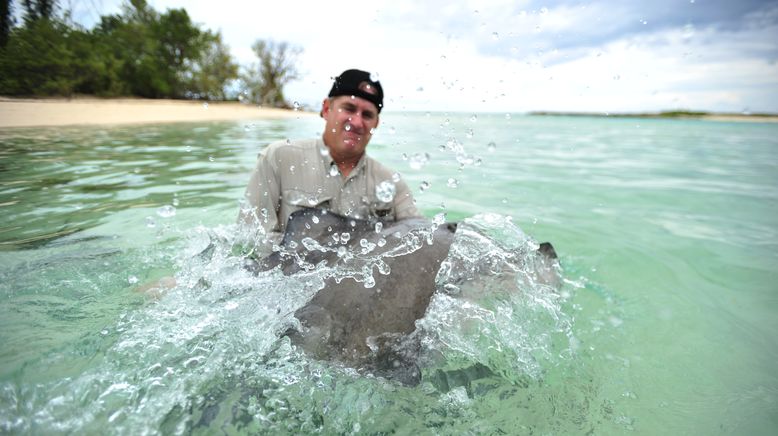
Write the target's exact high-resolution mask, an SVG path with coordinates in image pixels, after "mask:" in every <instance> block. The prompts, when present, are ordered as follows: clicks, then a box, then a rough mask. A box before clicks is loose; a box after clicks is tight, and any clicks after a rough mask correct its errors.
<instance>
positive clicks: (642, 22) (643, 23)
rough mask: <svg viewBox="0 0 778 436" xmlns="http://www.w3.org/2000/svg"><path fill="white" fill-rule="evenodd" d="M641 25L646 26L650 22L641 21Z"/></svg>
mask: <svg viewBox="0 0 778 436" xmlns="http://www.w3.org/2000/svg"><path fill="white" fill-rule="evenodd" d="M640 24H642V25H644V26H645V25H646V24H648V21H647V20H640Z"/></svg>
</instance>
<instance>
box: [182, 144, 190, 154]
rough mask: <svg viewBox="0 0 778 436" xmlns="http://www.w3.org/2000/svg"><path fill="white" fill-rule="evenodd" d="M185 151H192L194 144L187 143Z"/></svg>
mask: <svg viewBox="0 0 778 436" xmlns="http://www.w3.org/2000/svg"><path fill="white" fill-rule="evenodd" d="M184 151H186V152H187V153H189V152H190V151H192V146H191V145H187V146H186V147H184Z"/></svg>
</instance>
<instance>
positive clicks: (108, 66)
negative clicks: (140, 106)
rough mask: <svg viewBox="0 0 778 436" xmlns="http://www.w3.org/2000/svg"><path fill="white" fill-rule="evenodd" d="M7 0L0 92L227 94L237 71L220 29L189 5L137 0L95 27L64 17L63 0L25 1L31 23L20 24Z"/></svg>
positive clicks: (4, 0)
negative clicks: (200, 20)
mask: <svg viewBox="0 0 778 436" xmlns="http://www.w3.org/2000/svg"><path fill="white" fill-rule="evenodd" d="M0 1H2V3H0V6H2V7H3V8H5V9H0V13H2V14H0V18H3V19H4V20H5V21H3V23H6V24H7V32H6V31H5V30H3V31H4V32H5V33H0V36H1V37H4V38H5V39H3V41H4V42H5V43H4V44H1V45H0V94H6V95H72V94H76V93H85V94H94V95H104V96H115V95H127V94H131V95H137V96H141V97H149V98H187V97H188V98H191V97H196V98H206V99H216V98H221V99H223V98H225V95H224V87H225V84H226V83H227V82H228V81H229V80H232V79H234V78H235V77H236V76H237V66H236V65H235V63H234V62H233V60H232V58H231V57H230V54H229V51H228V49H227V47H226V46H225V45H224V44H223V42H222V38H221V34H219V33H212V32H210V31H208V30H203V29H202V28H201V27H200V26H199V25H197V24H195V23H193V22H192V20H191V19H190V17H189V14H188V13H187V12H186V10H184V9H169V10H167V11H165V12H164V13H161V14H160V13H158V12H157V11H155V10H154V9H153V8H151V7H150V6H149V5H148V3H147V2H146V0H130V1H129V2H128V3H125V4H124V6H123V11H122V13H121V14H117V15H107V16H103V17H101V18H100V23H99V24H98V25H97V26H95V28H94V29H92V30H91V31H90V30H85V29H83V28H81V27H79V26H78V25H75V24H73V23H72V22H71V21H70V20H69V15H68V12H65V13H64V18H63V17H57V16H56V14H55V11H56V10H57V2H56V0H24V1H23V2H21V5H22V7H23V9H24V12H25V14H24V17H25V19H24V23H23V24H22V25H21V26H20V27H13V25H12V23H11V21H9V20H12V17H13V14H12V13H11V11H10V8H11V7H12V3H11V1H10V0H0ZM3 29H5V28H3ZM0 30H2V29H0Z"/></svg>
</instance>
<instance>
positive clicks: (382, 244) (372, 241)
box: [251, 208, 556, 385]
mask: <svg viewBox="0 0 778 436" xmlns="http://www.w3.org/2000/svg"><path fill="white" fill-rule="evenodd" d="M456 229H457V224H456V223H432V222H430V221H429V220H427V219H425V218H411V219H405V220H400V221H396V222H384V221H380V220H377V219H373V220H359V219H353V218H347V217H344V216H341V215H338V214H335V213H332V212H328V211H326V210H322V209H311V208H306V209H302V210H299V211H297V212H295V213H293V214H292V215H291V216H290V217H289V221H288V224H287V226H286V231H285V234H284V237H283V239H282V241H281V243H280V244H279V247H277V248H278V250H277V251H275V252H274V253H273V254H271V255H270V256H268V257H266V258H264V259H262V260H260V261H258V262H257V263H256V264H254V265H253V266H252V267H251V268H252V269H253V270H255V271H256V272H260V271H266V270H270V269H274V268H278V269H280V270H281V271H282V272H283V273H284V274H285V275H291V274H301V273H305V272H306V271H312V270H317V269H319V270H321V269H325V268H326V269H328V270H329V271H331V274H330V275H329V277H328V278H327V279H326V280H325V286H324V287H323V288H322V289H321V290H319V291H318V292H317V293H316V294H315V295H314V296H313V298H312V299H311V300H309V301H308V303H307V304H305V305H304V306H303V307H301V308H299V309H297V310H296V311H295V313H294V316H295V317H296V318H297V320H299V325H296V326H295V327H293V328H290V329H288V330H287V331H286V332H285V333H284V334H285V335H286V336H288V337H289V338H290V339H291V341H292V343H294V344H295V345H296V346H298V347H301V348H302V349H303V350H304V351H305V352H306V353H307V354H309V355H311V356H313V357H314V358H316V359H321V360H329V361H336V362H340V363H342V364H345V365H347V366H350V367H353V368H356V369H358V370H360V371H364V372H368V373H370V374H373V375H376V376H381V377H385V378H388V379H391V380H395V381H398V382H400V383H402V384H405V385H415V384H418V383H419V381H420V377H421V373H420V370H419V367H418V365H417V361H418V357H419V351H420V343H419V340H418V338H417V336H416V335H414V334H413V333H414V331H415V330H416V321H417V320H419V319H421V318H422V317H423V316H424V314H425V312H426V310H427V306H428V305H429V303H430V299H431V297H432V295H433V294H434V293H435V292H436V289H437V285H436V276H437V274H438V270H439V268H440V266H441V263H442V262H443V261H444V260H445V259H446V258H447V256H448V254H449V249H450V248H451V245H452V243H453V241H454V234H455V232H456ZM538 256H539V257H541V258H543V259H546V261H547V263H549V264H550V263H553V262H556V253H555V252H554V249H553V247H552V246H551V244H549V243H543V244H541V245H540V248H539V249H538Z"/></svg>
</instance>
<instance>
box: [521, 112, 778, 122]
mask: <svg viewBox="0 0 778 436" xmlns="http://www.w3.org/2000/svg"><path fill="white" fill-rule="evenodd" d="M527 115H529V116H536V117H582V118H585V117H591V118H613V119H619V118H624V119H627V118H632V119H651V120H700V121H724V122H742V123H778V115H773V114H755V115H744V114H732V113H716V112H699V113H682V112H680V113H675V112H670V113H662V112H657V113H612V114H607V115H606V114H602V113H588V112H529V113H527Z"/></svg>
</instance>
